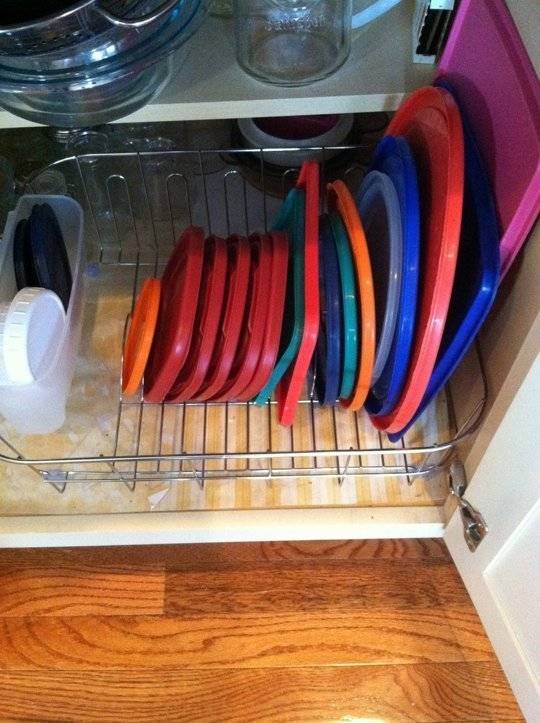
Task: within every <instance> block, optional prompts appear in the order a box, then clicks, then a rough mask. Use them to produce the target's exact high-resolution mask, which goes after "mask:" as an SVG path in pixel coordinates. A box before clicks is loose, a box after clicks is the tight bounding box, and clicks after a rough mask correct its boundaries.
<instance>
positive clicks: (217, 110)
mask: <svg viewBox="0 0 540 723" xmlns="http://www.w3.org/2000/svg"><path fill="white" fill-rule="evenodd" d="M404 96H405V93H392V94H384V93H382V94H379V95H357V96H328V97H323V98H317V97H314V98H280V99H265V100H249V99H246V100H236V101H226V102H221V103H218V102H214V101H208V102H206V103H202V102H197V103H150V104H149V105H147V106H144V108H141V109H140V110H138V111H136V112H135V113H132V114H131V115H128V116H125V117H124V118H118V119H117V120H116V121H113V122H114V123H158V122H159V123H161V122H166V121H173V122H174V121H197V120H222V119H227V118H251V117H254V118H255V117H271V116H281V115H323V114H333V113H376V112H380V111H394V110H396V109H397V108H398V107H399V105H400V103H401V101H402V99H403V97H404ZM315 108H316V113H315ZM40 126H41V124H40V123H34V122H32V121H29V120H25V119H24V118H19V117H18V116H15V115H13V113H10V112H9V111H6V110H1V109H0V129H9V128H37V127H40Z"/></svg>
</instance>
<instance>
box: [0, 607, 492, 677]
mask: <svg viewBox="0 0 540 723" xmlns="http://www.w3.org/2000/svg"><path fill="white" fill-rule="evenodd" d="M493 658H494V653H493V650H492V648H491V645H490V643H489V641H488V640H487V638H486V637H485V634H484V631H483V628H482V625H481V623H480V621H479V619H478V616H477V615H476V613H475V612H474V611H467V610H455V611H454V610H451V611H444V610H439V609H422V608H414V609H413V610H400V611H396V610H392V609H390V610H380V611H369V610H349V611H344V612H343V611H338V612H318V611H317V612H311V611H308V612H295V613H279V612H275V611H274V612H272V613H269V614H260V613H251V612H244V613H242V612H237V613H236V614H232V613H231V614H226V615H221V616H219V615H214V616H206V617H193V618H178V617H167V616H159V617H156V616H138V617H137V616H127V617H126V616H118V617H107V616H83V617H72V618H67V617H66V618H55V617H40V618H1V619H0V669H4V670H21V669H22V670H30V669H37V668H47V669H54V670H59V669H62V670H88V669H92V668H96V667H103V668H104V669H105V668H114V669H119V668H123V669H137V668H153V669H162V668H166V667H171V666H178V665H179V664H181V665H183V666H186V667H195V668H223V667H239V668H263V667H264V668H268V667H289V666H295V667H298V666H312V665H313V666H317V665H347V664H349V665H350V664H360V663H361V664H391V663H417V662H427V661H434V662H455V661H469V662H471V661H481V660H491V659H493Z"/></svg>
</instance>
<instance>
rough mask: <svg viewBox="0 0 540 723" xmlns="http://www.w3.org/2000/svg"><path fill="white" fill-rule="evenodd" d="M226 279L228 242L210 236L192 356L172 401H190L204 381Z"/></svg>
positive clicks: (219, 316) (172, 395) (172, 391)
mask: <svg viewBox="0 0 540 723" xmlns="http://www.w3.org/2000/svg"><path fill="white" fill-rule="evenodd" d="M226 281H227V243H226V242H225V241H224V239H222V238H218V237H217V236H210V238H208V239H207V240H206V243H205V251H204V266H203V272H202V283H201V289H200V293H199V307H198V309H197V317H196V320H195V331H194V334H193V339H192V341H191V347H190V350H189V355H188V358H187V361H186V363H185V365H184V367H183V369H182V371H181V372H180V375H179V376H178V378H177V380H176V382H175V384H174V386H173V388H172V389H171V391H170V393H169V394H168V396H167V401H168V402H187V401H189V400H190V399H192V398H193V397H194V396H195V395H196V393H197V392H198V391H199V389H200V388H201V386H202V384H203V383H204V378H205V376H206V373H207V371H208V367H209V366H210V362H211V360H212V353H213V351H214V346H215V343H216V338H217V334H218V330H219V322H220V321H221V312H222V310H223V299H224V296H225V283H226Z"/></svg>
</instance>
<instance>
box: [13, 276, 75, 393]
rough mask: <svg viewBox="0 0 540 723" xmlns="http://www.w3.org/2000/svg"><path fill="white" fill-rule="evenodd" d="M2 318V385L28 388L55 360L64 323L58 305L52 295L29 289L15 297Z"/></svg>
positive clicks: (58, 300)
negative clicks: (19, 385) (3, 381)
mask: <svg viewBox="0 0 540 723" xmlns="http://www.w3.org/2000/svg"><path fill="white" fill-rule="evenodd" d="M2 317H3V314H2ZM2 317H0V323H1V321H2V320H3V322H4V323H3V328H2V350H1V351H2V352H3V365H4V370H5V377H6V382H7V383H10V384H31V383H32V382H34V381H36V380H38V379H39V378H40V377H42V376H43V374H44V373H45V371H46V370H47V368H48V366H49V365H50V363H51V362H52V361H53V360H54V358H55V356H56V348H57V346H58V343H59V341H60V339H61V338H62V334H63V331H64V326H65V323H66V313H65V311H64V307H63V305H62V302H61V300H60V298H59V297H58V296H57V295H56V294H55V293H54V292H52V291H49V290H47V289H39V288H32V287H30V288H26V289H22V290H21V291H19V292H18V293H17V294H16V295H15V297H14V298H13V301H12V302H11V304H9V308H7V310H5V317H3V318H2Z"/></svg>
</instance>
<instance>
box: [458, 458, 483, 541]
mask: <svg viewBox="0 0 540 723" xmlns="http://www.w3.org/2000/svg"><path fill="white" fill-rule="evenodd" d="M466 489H467V477H466V475H465V469H464V467H463V465H462V464H461V462H458V461H457V460H456V461H454V462H452V465H451V466H450V492H451V493H452V494H453V495H454V497H455V498H456V500H457V503H458V505H459V512H460V515H461V521H462V523H463V536H464V537H465V542H466V543H467V547H468V548H469V550H470V551H471V552H474V551H475V550H476V548H477V547H478V545H479V544H480V543H481V542H482V540H483V539H484V537H485V536H486V535H487V533H488V531H489V530H488V526H487V524H486V521H485V520H484V518H483V517H482V515H481V514H480V512H478V510H475V509H474V507H473V506H472V505H471V503H470V502H468V501H467V500H466V499H465V497H464V494H465V490H466Z"/></svg>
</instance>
